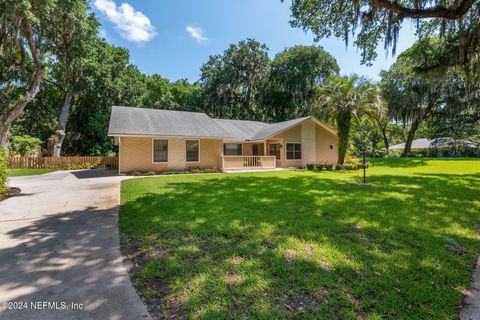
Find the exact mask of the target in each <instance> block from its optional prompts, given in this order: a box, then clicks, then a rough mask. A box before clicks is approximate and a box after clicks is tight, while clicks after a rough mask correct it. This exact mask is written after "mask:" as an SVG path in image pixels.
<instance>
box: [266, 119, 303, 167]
mask: <svg viewBox="0 0 480 320" xmlns="http://www.w3.org/2000/svg"><path fill="white" fill-rule="evenodd" d="M270 139H271V140H274V141H269V143H276V142H279V143H281V146H282V147H281V150H280V159H277V167H278V168H289V167H301V166H302V160H286V157H287V148H286V143H287V142H298V143H301V142H302V126H301V125H298V126H296V127H293V128H291V129H288V130H286V131H284V132H281V133H279V134H277V135H275V136H273V137H271V138H269V140H270ZM277 140H279V141H277Z"/></svg>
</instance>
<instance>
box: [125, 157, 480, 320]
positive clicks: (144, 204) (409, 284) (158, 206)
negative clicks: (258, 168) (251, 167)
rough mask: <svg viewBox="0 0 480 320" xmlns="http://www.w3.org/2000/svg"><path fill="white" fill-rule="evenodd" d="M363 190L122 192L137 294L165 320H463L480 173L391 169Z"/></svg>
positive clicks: (323, 177) (176, 187) (251, 179)
mask: <svg viewBox="0 0 480 320" xmlns="http://www.w3.org/2000/svg"><path fill="white" fill-rule="evenodd" d="M360 181H361V172H360V171H358V172H320V173H316V172H307V171H283V172H264V173H244V174H222V175H215V174H214V175H192V176H171V177H158V178H142V179H132V180H128V181H124V182H122V200H121V202H122V204H121V212H120V229H121V232H122V246H123V250H124V252H126V254H127V255H128V256H129V257H130V259H132V260H133V261H135V262H137V263H138V264H139V267H138V268H136V269H134V270H133V271H132V272H133V279H134V281H135V282H136V286H137V289H138V290H139V292H140V293H141V295H142V296H143V297H144V299H145V300H147V301H149V304H150V305H151V306H153V308H154V309H155V305H158V306H159V307H158V309H157V310H156V311H155V312H157V313H161V314H162V315H164V316H167V317H180V318H202V319H228V318H236V319H247V318H256V319H286V318H289V319H292V318H293V319H295V318H297V319H319V318H320V319H380V318H382V319H392V318H393V319H451V318H456V317H457V315H458V311H459V310H458V307H459V305H460V304H461V301H462V290H463V289H464V288H466V287H468V285H469V279H470V272H471V269H472V267H473V266H474V263H475V260H476V257H477V255H479V254H480V236H479V231H480V229H479V228H480V161H478V160H429V159H383V160H377V161H375V162H374V166H373V167H371V168H370V169H368V184H367V185H362V184H360V183H359V182H360ZM452 239H453V240H454V241H456V242H457V243H458V244H459V245H460V246H461V247H463V248H464V249H465V250H466V253H464V254H459V253H455V252H453V251H452V250H451V247H452ZM453 247H455V243H454V244H453ZM155 312H154V313H155Z"/></svg>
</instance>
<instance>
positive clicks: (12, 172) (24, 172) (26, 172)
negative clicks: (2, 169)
mask: <svg viewBox="0 0 480 320" xmlns="http://www.w3.org/2000/svg"><path fill="white" fill-rule="evenodd" d="M53 171H56V169H23V168H22V169H7V176H9V177H19V176H33V175H37V174H44V173H49V172H53Z"/></svg>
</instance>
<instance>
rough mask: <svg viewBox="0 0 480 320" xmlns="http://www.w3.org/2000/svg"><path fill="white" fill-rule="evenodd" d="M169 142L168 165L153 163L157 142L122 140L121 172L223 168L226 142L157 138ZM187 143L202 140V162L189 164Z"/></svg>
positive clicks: (166, 163) (132, 139) (151, 140)
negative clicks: (154, 146) (222, 158)
mask: <svg viewBox="0 0 480 320" xmlns="http://www.w3.org/2000/svg"><path fill="white" fill-rule="evenodd" d="M155 139H166V140H168V162H165V163H154V162H153V139H152V138H148V137H120V142H119V144H120V150H119V171H120V173H126V172H131V171H163V170H167V169H184V168H187V167H215V168H220V167H221V163H220V161H221V159H220V158H221V155H222V152H223V142H222V141H221V140H218V139H186V138H173V137H169V138H161V137H159V138H155ZM186 140H200V161H199V162H187V161H186Z"/></svg>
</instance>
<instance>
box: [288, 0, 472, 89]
mask: <svg viewBox="0 0 480 320" xmlns="http://www.w3.org/2000/svg"><path fill="white" fill-rule="evenodd" d="M291 11H292V21H291V24H292V26H294V27H300V28H303V29H305V30H307V29H309V30H311V31H312V32H313V33H314V34H315V35H316V36H317V39H320V38H324V37H330V36H335V37H337V38H342V39H343V40H345V42H346V43H348V42H349V40H350V37H351V36H354V37H355V41H354V44H355V45H356V46H357V47H359V48H360V49H361V50H362V63H367V64H371V63H372V61H373V60H374V59H375V58H376V57H377V53H376V49H377V47H378V45H379V44H380V43H381V42H382V41H383V43H384V47H385V49H392V53H395V50H396V43H397V41H398V36H399V31H400V28H401V27H402V23H403V22H404V21H405V20H406V19H408V20H412V21H414V22H415V23H416V26H417V34H418V36H419V37H420V38H423V37H425V36H432V35H441V36H442V37H443V38H442V41H443V42H444V45H443V46H442V47H439V48H438V49H439V50H438V52H437V57H438V59H437V60H436V61H434V62H435V63H436V65H435V67H439V66H450V65H463V66H465V67H466V68H467V69H469V73H470V74H473V75H474V79H476V80H478V78H479V73H478V71H479V66H478V64H479V57H480V54H479V52H480V50H478V49H479V48H480V37H479V36H478V35H479V33H480V1H478V0H458V1H447V0H438V1H428V0H414V1H412V0H401V1H394V0H341V1H337V0H293V1H292V5H291ZM431 64H432V63H431ZM432 67H433V65H432Z"/></svg>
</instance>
